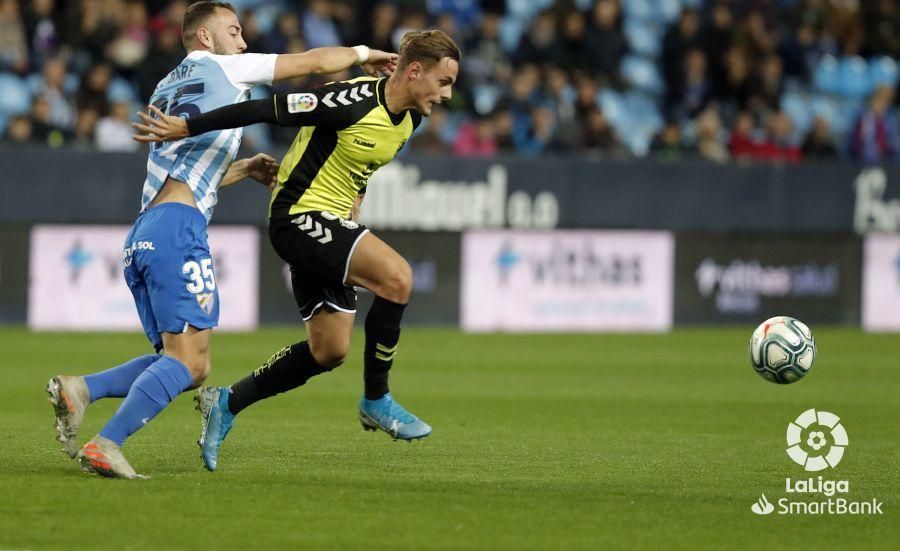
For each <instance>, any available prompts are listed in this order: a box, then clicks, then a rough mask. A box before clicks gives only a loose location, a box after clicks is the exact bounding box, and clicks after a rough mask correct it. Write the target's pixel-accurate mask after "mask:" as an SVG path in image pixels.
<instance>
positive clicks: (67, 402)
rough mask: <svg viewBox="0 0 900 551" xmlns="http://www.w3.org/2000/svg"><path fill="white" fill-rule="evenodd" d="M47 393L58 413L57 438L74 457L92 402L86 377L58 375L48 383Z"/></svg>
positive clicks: (70, 455)
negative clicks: (85, 415) (86, 410)
mask: <svg viewBox="0 0 900 551" xmlns="http://www.w3.org/2000/svg"><path fill="white" fill-rule="evenodd" d="M47 394H49V395H50V403H51V404H52V405H53V410H54V412H55V413H56V439H57V440H59V443H60V444H62V446H63V450H65V452H66V453H67V454H69V457H70V458H72V459H74V458H75V456H76V455H77V454H78V429H80V428H81V421H82V420H83V419H84V410H85V409H87V407H88V404H90V392H88V388H87V385H86V384H85V382H84V377H67V376H65V375H57V376H56V377H53V378H52V379H50V382H48V383H47Z"/></svg>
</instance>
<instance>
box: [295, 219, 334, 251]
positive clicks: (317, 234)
mask: <svg viewBox="0 0 900 551" xmlns="http://www.w3.org/2000/svg"><path fill="white" fill-rule="evenodd" d="M293 223H294V224H296V225H297V228H299V229H300V231H303V232H305V233H306V234H307V235H308V236H310V237H312V238H313V239H315V240H316V241H318V242H319V243H321V244H323V245H324V244H326V243H330V242H331V240H332V239H331V230H330V229H328V228H326V227H324V226H322V224H321V223H320V222H316V221H315V220H313V219H312V216H307V215H305V214H301V215H300V216H298V217H297V218H295V219H294V221H293ZM314 226H315V227H314Z"/></svg>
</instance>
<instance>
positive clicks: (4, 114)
mask: <svg viewBox="0 0 900 551" xmlns="http://www.w3.org/2000/svg"><path fill="white" fill-rule="evenodd" d="M30 109H31V90H29V88H28V85H27V84H26V83H25V81H23V80H22V79H21V78H19V77H17V76H15V75H9V74H2V73H0V118H4V119H6V118H9V117H12V116H14V115H22V114H24V113H27V112H28V111H29V110H30Z"/></svg>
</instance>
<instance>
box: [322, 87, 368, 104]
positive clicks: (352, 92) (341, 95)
mask: <svg viewBox="0 0 900 551" xmlns="http://www.w3.org/2000/svg"><path fill="white" fill-rule="evenodd" d="M364 97H366V98H370V97H372V92H370V91H369V85H368V84H363V85H362V86H355V87H353V88H349V89H347V90H341V91H340V92H337V95H336V96H335V92H328V93H327V94H325V96H324V97H323V98H322V104H323V105H326V106H328V107H337V106H338V104H341V105H352V104H354V103H356V102H358V101H362V100H363V98H364ZM335 100H337V103H335Z"/></svg>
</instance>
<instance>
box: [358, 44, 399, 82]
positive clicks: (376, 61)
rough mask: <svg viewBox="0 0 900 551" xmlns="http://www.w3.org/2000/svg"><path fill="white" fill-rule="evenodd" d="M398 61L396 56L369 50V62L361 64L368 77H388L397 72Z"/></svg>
mask: <svg viewBox="0 0 900 551" xmlns="http://www.w3.org/2000/svg"><path fill="white" fill-rule="evenodd" d="M399 60H400V56H399V55H397V54H392V53H390V52H382V51H381V50H372V49H370V50H369V60H368V61H366V62H365V63H363V64H362V69H363V71H365V72H366V74H367V75H369V76H373V77H377V76H379V75H384V76H386V77H389V76H391V75H392V74H394V71H396V70H397V62H398V61H399Z"/></svg>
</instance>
